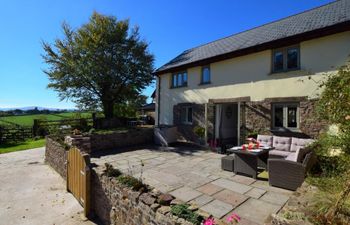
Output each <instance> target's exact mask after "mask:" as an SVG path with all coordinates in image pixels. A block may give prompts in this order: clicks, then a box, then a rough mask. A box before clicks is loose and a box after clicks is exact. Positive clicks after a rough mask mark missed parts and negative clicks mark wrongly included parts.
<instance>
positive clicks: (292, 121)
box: [288, 107, 298, 127]
mask: <svg viewBox="0 0 350 225" xmlns="http://www.w3.org/2000/svg"><path fill="white" fill-rule="evenodd" d="M297 125H298V123H297V107H288V127H297Z"/></svg>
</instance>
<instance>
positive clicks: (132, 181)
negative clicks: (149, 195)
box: [117, 175, 147, 191]
mask: <svg viewBox="0 0 350 225" xmlns="http://www.w3.org/2000/svg"><path fill="white" fill-rule="evenodd" d="M117 179H118V181H119V182H120V183H121V184H124V185H126V186H128V187H130V188H132V189H133V190H134V191H146V190H147V186H146V185H145V184H143V183H142V181H141V180H138V179H136V178H135V177H132V176H129V175H122V176H119V177H118V178H117Z"/></svg>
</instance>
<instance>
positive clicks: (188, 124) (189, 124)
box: [181, 122, 193, 126]
mask: <svg viewBox="0 0 350 225" xmlns="http://www.w3.org/2000/svg"><path fill="white" fill-rule="evenodd" d="M181 125H187V126H192V125H193V123H184V122H182V123H181Z"/></svg>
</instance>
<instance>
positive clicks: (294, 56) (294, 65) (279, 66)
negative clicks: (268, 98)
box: [272, 45, 300, 73]
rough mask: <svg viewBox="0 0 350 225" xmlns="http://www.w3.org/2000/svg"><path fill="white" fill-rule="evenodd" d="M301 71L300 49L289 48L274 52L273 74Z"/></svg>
mask: <svg viewBox="0 0 350 225" xmlns="http://www.w3.org/2000/svg"><path fill="white" fill-rule="evenodd" d="M298 69H300V48H299V46H298V45H297V46H289V47H285V48H279V49H274V50H273V51H272V72H273V73H278V72H285V71H290V70H298Z"/></svg>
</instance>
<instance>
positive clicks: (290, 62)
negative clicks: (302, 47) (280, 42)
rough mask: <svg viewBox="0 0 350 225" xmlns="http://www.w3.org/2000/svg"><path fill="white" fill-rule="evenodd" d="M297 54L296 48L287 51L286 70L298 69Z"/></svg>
mask: <svg viewBox="0 0 350 225" xmlns="http://www.w3.org/2000/svg"><path fill="white" fill-rule="evenodd" d="M298 54H299V51H298V49H297V48H292V49H288V51H287V68H288V69H296V68H298Z"/></svg>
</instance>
